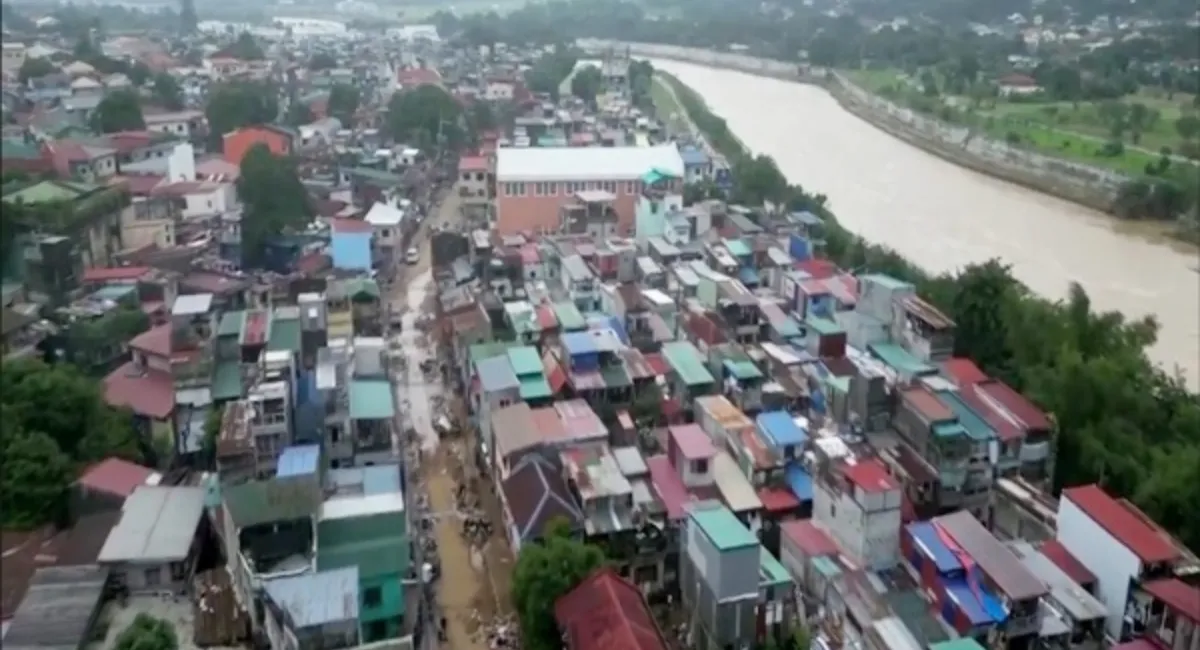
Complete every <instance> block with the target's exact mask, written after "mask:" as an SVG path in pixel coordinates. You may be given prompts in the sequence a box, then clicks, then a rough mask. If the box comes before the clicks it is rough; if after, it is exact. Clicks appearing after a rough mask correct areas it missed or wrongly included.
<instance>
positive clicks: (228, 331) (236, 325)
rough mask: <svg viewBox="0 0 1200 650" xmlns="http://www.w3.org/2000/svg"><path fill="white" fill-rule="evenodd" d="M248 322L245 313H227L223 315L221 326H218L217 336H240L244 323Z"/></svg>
mask: <svg viewBox="0 0 1200 650" xmlns="http://www.w3.org/2000/svg"><path fill="white" fill-rule="evenodd" d="M245 320H246V312H244V311H240V310H239V311H227V312H225V313H224V314H222V315H221V324H220V325H218V326H217V336H240V335H241V333H242V322H243V321H245Z"/></svg>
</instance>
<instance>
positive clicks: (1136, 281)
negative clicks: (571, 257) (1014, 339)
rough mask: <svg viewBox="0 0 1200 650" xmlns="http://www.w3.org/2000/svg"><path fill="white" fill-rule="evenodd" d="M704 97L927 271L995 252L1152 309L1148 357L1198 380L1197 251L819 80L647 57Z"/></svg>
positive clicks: (850, 219)
mask: <svg viewBox="0 0 1200 650" xmlns="http://www.w3.org/2000/svg"><path fill="white" fill-rule="evenodd" d="M651 63H652V64H653V65H654V67H655V68H657V69H660V70H663V71H665V72H668V73H670V74H672V75H674V76H675V77H677V78H678V79H679V80H680V81H681V82H683V83H684V84H686V85H687V86H689V87H691V88H692V89H693V90H695V91H696V92H697V93H698V94H700V95H701V96H702V97H703V98H704V100H705V102H707V103H708V106H709V108H710V109H711V110H712V111H713V113H715V114H716V115H718V116H720V117H722V118H724V119H725V121H726V122H727V123H728V125H729V128H730V129H731V130H732V131H733V133H734V134H736V135H737V136H738V138H740V139H741V140H742V141H743V142H744V143H745V144H746V146H748V147H750V149H751V150H753V151H754V152H755V153H756V154H757V153H762V154H767V155H770V156H772V157H774V158H775V160H776V162H778V164H779V167H780V169H781V170H782V171H783V173H784V174H785V175H787V177H788V179H789V180H790V181H791V182H793V183H798V184H800V185H802V186H803V187H804V188H805V189H806V190H809V191H811V192H817V193H821V194H825V195H826V196H827V197H829V203H830V206H831V207H832V208H833V211H834V213H835V214H836V215H837V217H838V220H839V221H840V222H841V223H842V224H843V225H844V226H846V227H847V228H849V229H850V230H852V231H854V232H856V233H858V234H860V235H862V236H864V237H865V238H866V239H867V240H868V241H871V242H874V243H879V244H885V245H887V246H890V247H892V248H894V249H896V250H897V251H899V252H900V253H901V254H902V255H904V256H905V257H907V258H909V259H911V260H913V261H914V262H916V263H918V264H920V265H921V266H923V267H925V268H927V269H928V270H930V271H933V272H944V271H953V270H955V269H958V268H961V267H962V266H965V265H967V264H969V263H971V262H980V261H985V260H987V259H989V258H992V257H997V258H1000V259H1001V260H1003V261H1005V262H1006V263H1008V264H1011V265H1012V268H1013V273H1014V275H1015V276H1016V277H1017V278H1018V279H1019V280H1021V281H1022V282H1024V283H1025V284H1026V285H1028V286H1029V287H1030V288H1031V289H1033V290H1034V291H1036V292H1038V293H1039V294H1041V295H1044V296H1048V297H1051V298H1062V297H1064V296H1065V295H1066V292H1067V288H1068V286H1069V284H1070V283H1071V282H1078V283H1079V284H1080V285H1082V286H1083V288H1084V289H1085V290H1087V293H1088V295H1089V296H1090V297H1091V299H1092V303H1093V305H1094V306H1095V307H1096V308H1097V309H1103V310H1119V311H1121V312H1123V313H1125V314H1126V315H1127V316H1128V317H1129V318H1131V319H1132V318H1138V317H1141V316H1143V315H1145V314H1154V315H1155V316H1157V318H1158V321H1159V323H1160V325H1161V328H1160V331H1159V337H1158V338H1159V341H1158V344H1157V345H1156V346H1155V347H1154V348H1153V349H1152V350H1150V356H1151V358H1152V359H1154V360H1155V361H1156V362H1158V363H1161V364H1164V365H1165V366H1166V367H1167V368H1171V367H1174V366H1179V367H1181V368H1182V369H1183V370H1184V372H1185V373H1186V376H1187V378H1188V382H1189V385H1190V386H1192V388H1193V389H1194V388H1196V387H1197V386H1200V272H1198V271H1197V264H1200V260H1198V259H1197V256H1196V254H1195V252H1194V251H1192V252H1189V251H1187V250H1183V249H1182V248H1181V247H1173V246H1172V245H1170V244H1169V243H1160V242H1154V241H1148V240H1147V239H1144V238H1142V237H1139V236H1136V235H1132V234H1128V233H1121V232H1119V231H1118V230H1116V229H1115V228H1117V227H1119V226H1118V224H1117V223H1116V222H1114V221H1113V220H1112V219H1111V218H1109V217H1106V216H1105V215H1103V214H1101V213H1098V212H1095V211H1093V210H1089V209H1087V208H1084V207H1081V206H1078V205H1075V204H1073V203H1068V202H1066V201H1061V200H1059V199H1055V198H1053V197H1051V196H1048V195H1045V194H1041V193H1038V192H1034V191H1031V190H1026V189H1024V188H1021V187H1019V186H1017V185H1012V184H1009V183H1006V182H1004V181H1000V180H997V179H993V178H991V177H988V176H985V175H983V174H979V173H976V172H972V171H970V170H967V169H963V168H961V167H958V166H956V165H954V164H951V163H949V162H946V161H944V160H942V159H941V158H938V157H936V156H934V155H932V154H928V153H925V152H924V151H921V150H920V149H917V148H915V147H913V146H911V145H908V144H906V143H904V142H902V141H900V140H898V139H895V138H893V137H891V136H889V135H887V134H886V133H884V132H883V131H880V130H878V129H876V128H875V127H873V126H871V125H870V124H868V123H866V122H864V121H862V120H860V119H859V118H857V117H855V116H854V115H851V114H850V113H848V112H847V111H845V110H843V109H842V108H841V107H840V106H839V105H838V103H837V102H836V101H835V100H834V99H833V98H832V97H831V96H830V95H829V94H828V93H826V92H825V91H824V90H822V89H820V88H817V87H815V86H808V85H803V84H799V83H792V82H787V81H780V80H777V79H769V78H766V77H758V76H754V75H750V74H746V73H742V72H734V71H730V70H718V69H714V68H707V67H703V66H699V65H694V64H689V63H681V62H678V61H668V60H659V59H651Z"/></svg>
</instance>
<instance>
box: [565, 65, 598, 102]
mask: <svg viewBox="0 0 1200 650" xmlns="http://www.w3.org/2000/svg"><path fill="white" fill-rule="evenodd" d="M603 85H604V77H603V76H602V75H601V74H600V70H599V69H598V68H596V66H594V65H589V66H585V67H584V68H583V69H582V70H579V71H578V72H576V73H575V76H574V77H571V94H572V95H575V96H576V97H578V98H580V99H582V100H583V101H585V102H587V103H589V104H591V103H592V102H595V101H596V95H599V94H600V91H601V89H602V86H603Z"/></svg>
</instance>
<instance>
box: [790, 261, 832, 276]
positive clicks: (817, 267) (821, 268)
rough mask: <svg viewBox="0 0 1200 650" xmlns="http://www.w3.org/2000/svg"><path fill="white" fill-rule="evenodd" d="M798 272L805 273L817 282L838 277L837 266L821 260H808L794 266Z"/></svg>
mask: <svg viewBox="0 0 1200 650" xmlns="http://www.w3.org/2000/svg"><path fill="white" fill-rule="evenodd" d="M792 266H793V267H794V268H795V269H796V270H797V271H804V272H805V273H807V274H809V275H811V276H812V277H813V278H814V279H816V280H825V279H828V278H832V277H833V276H835V275H837V272H838V267H837V264H834V263H833V262H831V261H829V260H823V259H820V258H816V257H814V258H812V259H807V260H804V261H801V262H796V263H795V264H793V265H792Z"/></svg>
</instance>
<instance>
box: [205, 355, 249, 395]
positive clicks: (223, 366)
mask: <svg viewBox="0 0 1200 650" xmlns="http://www.w3.org/2000/svg"><path fill="white" fill-rule="evenodd" d="M241 396H242V364H241V363H239V362H238V361H237V360H236V359H226V360H224V361H218V362H217V365H216V367H215V368H214V369H213V380H212V398H213V399H214V400H227V399H238V398H240V397H241Z"/></svg>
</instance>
